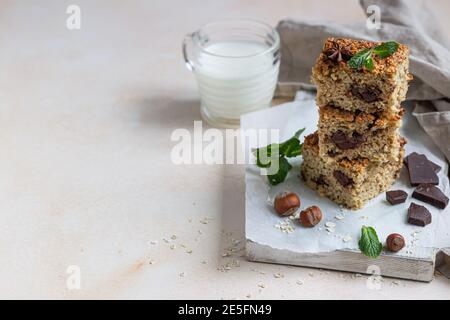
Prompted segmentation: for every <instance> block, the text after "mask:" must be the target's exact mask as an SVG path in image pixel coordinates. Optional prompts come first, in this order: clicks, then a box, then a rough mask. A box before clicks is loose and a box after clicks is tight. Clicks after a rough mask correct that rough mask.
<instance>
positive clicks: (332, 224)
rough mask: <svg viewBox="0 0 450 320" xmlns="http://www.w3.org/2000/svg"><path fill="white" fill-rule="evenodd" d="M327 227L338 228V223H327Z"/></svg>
mask: <svg viewBox="0 0 450 320" xmlns="http://www.w3.org/2000/svg"><path fill="white" fill-rule="evenodd" d="M325 227H328V228H334V227H336V223H334V222H330V221H328V222H327V223H325Z"/></svg>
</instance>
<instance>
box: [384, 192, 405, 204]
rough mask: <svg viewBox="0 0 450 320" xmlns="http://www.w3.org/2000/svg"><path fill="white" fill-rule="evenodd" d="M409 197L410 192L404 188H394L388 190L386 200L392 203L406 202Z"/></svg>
mask: <svg viewBox="0 0 450 320" xmlns="http://www.w3.org/2000/svg"><path fill="white" fill-rule="evenodd" d="M407 198H408V194H407V193H406V192H405V191H403V190H392V191H388V192H386V200H387V201H388V202H389V203H390V204H392V205H396V204H400V203H404V202H405V201H406V199H407Z"/></svg>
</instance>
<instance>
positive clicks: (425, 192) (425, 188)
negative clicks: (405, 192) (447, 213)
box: [412, 184, 449, 209]
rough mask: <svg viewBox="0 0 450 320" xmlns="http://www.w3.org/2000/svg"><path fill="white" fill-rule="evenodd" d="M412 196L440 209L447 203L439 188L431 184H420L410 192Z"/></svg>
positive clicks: (446, 198)
mask: <svg viewBox="0 0 450 320" xmlns="http://www.w3.org/2000/svg"><path fill="white" fill-rule="evenodd" d="M412 196H413V198H416V199H418V200H421V201H423V202H426V203H429V204H431V205H432V206H435V207H437V208H440V209H445V207H447V205H448V201H449V200H448V197H447V196H446V195H445V194H444V193H443V192H442V191H441V189H439V188H438V187H435V186H433V185H431V184H421V185H419V186H418V187H417V188H416V190H414V192H413V194H412Z"/></svg>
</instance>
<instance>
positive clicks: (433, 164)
mask: <svg viewBox="0 0 450 320" xmlns="http://www.w3.org/2000/svg"><path fill="white" fill-rule="evenodd" d="M412 154H414V155H418V153H417V152H413V153H411V154H410V155H412ZM410 155H409V156H410ZM409 156H407V157H405V159H403V163H404V164H405V166H406V167H407V168H408V157H409ZM423 156H425V155H423ZM426 157H427V156H425V158H426ZM427 160H428V162H429V163H430V165H431V167H432V168H433V171H434V172H436V173H439V171H441V169H442V168H441V166H440V165H437V164H436V163H434V162H433V161H430V160H429V159H428V158H427Z"/></svg>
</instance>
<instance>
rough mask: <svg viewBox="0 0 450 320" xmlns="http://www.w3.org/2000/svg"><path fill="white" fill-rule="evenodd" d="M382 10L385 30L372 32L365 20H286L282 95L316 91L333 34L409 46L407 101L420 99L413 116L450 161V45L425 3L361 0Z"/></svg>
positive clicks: (282, 27)
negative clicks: (314, 74) (318, 64)
mask: <svg viewBox="0 0 450 320" xmlns="http://www.w3.org/2000/svg"><path fill="white" fill-rule="evenodd" d="M360 3H361V6H362V8H363V10H364V12H366V8H367V7H368V6H370V5H377V6H378V7H380V9H381V29H378V30H377V29H375V30H369V29H368V28H367V27H366V22H365V21H363V22H361V23H355V24H349V25H341V24H336V23H333V22H326V23H324V22H314V21H308V22H305V21H293V20H283V21H281V22H280V23H279V24H278V26H277V30H278V32H279V33H280V36H281V55H282V60H281V67H280V77H279V85H278V88H277V95H278V96H294V95H295V92H296V91H297V90H298V89H313V88H314V86H312V85H311V82H310V78H311V68H312V66H313V64H314V63H315V60H316V58H317V57H318V55H319V54H320V51H321V49H322V46H323V43H324V41H325V39H326V38H328V37H329V36H333V37H348V38H356V39H366V40H375V41H386V40H396V41H398V42H401V43H404V44H406V45H408V46H409V47H410V50H411V55H410V71H411V73H412V74H413V75H414V80H413V81H412V83H411V85H410V88H409V91H408V96H407V99H408V100H414V101H416V108H415V110H414V115H415V117H416V118H417V120H418V121H419V123H420V124H421V126H422V127H423V129H424V130H425V131H426V132H427V133H428V135H429V136H430V137H431V138H432V139H433V141H434V142H435V143H436V144H437V145H438V146H439V148H440V149H441V150H442V152H443V153H444V154H445V156H446V157H447V159H448V160H449V161H450V99H449V98H450V42H449V41H448V40H447V39H446V37H445V36H444V34H443V33H442V32H441V30H440V29H439V27H438V26H437V23H436V21H437V20H436V18H435V17H433V15H432V13H431V11H430V10H429V9H428V8H427V7H426V4H425V2H424V1H420V0H417V1H407V0H389V1H386V0H360Z"/></svg>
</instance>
